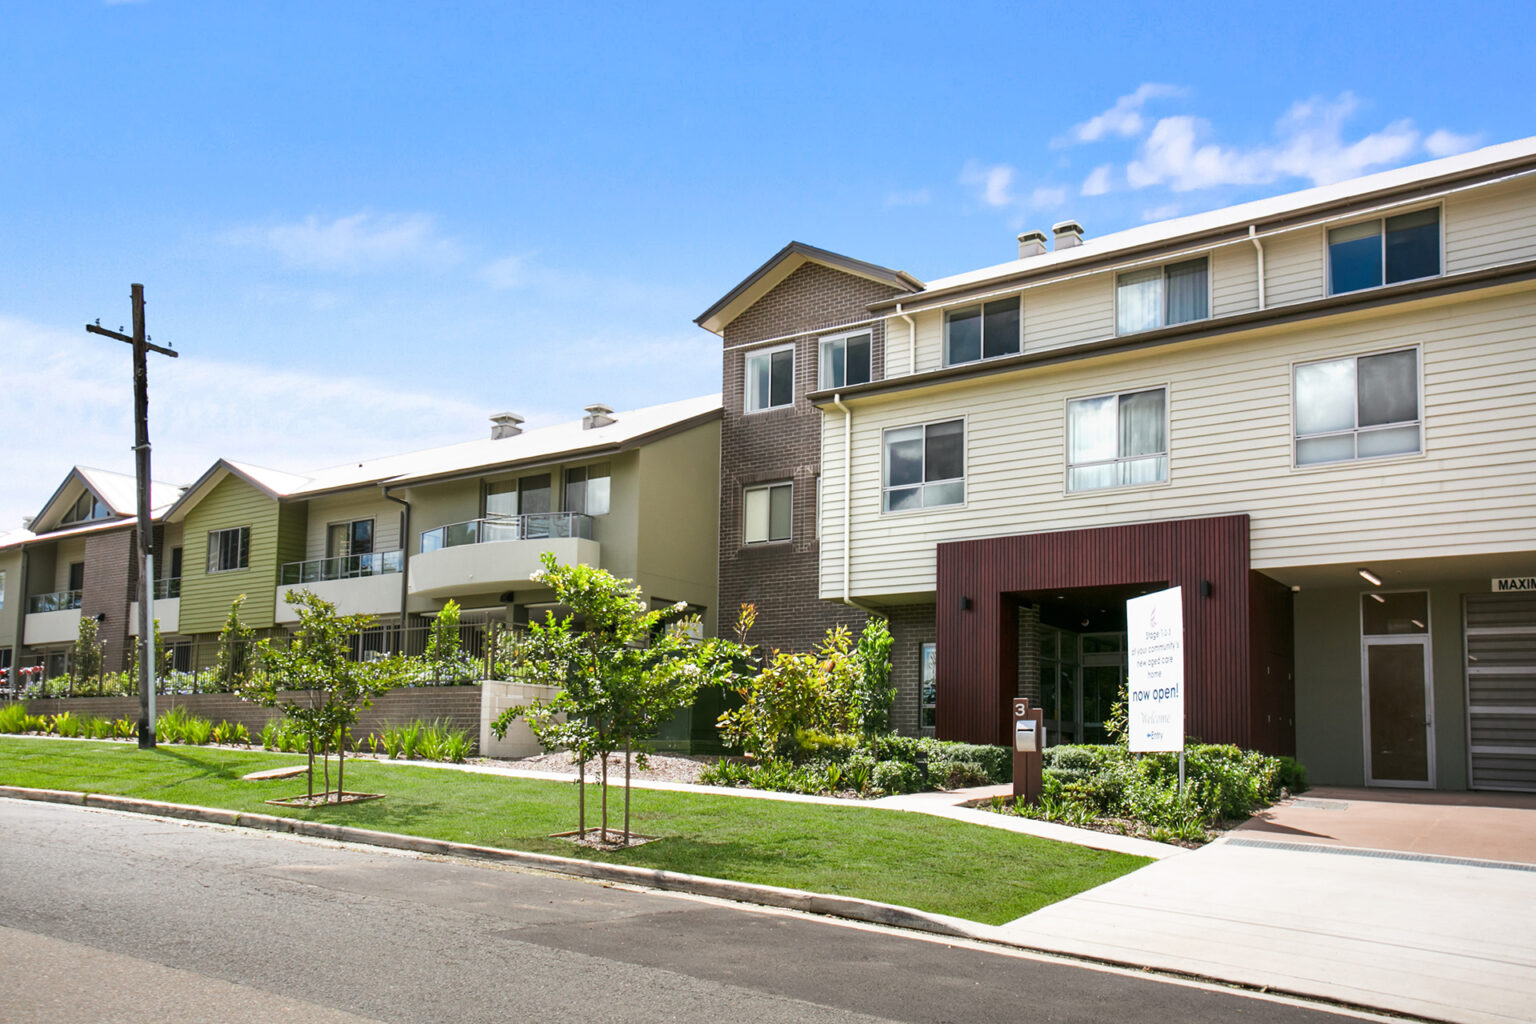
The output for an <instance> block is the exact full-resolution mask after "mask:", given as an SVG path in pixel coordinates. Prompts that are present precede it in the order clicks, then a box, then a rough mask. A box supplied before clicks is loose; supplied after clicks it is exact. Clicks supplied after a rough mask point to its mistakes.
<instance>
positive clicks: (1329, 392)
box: [1295, 348, 1422, 466]
mask: <svg viewBox="0 0 1536 1024" xmlns="http://www.w3.org/2000/svg"><path fill="white" fill-rule="evenodd" d="M1295 401H1296V412H1295V415H1296V464H1297V465H1298V466H1310V465H1315V464H1317V463H1322V462H1345V461H1348V460H1350V459H1368V458H1375V457H1379V456H1384V455H1407V454H1412V453H1414V452H1417V451H1419V450H1420V449H1421V448H1422V444H1421V441H1420V427H1421V424H1420V422H1419V353H1418V350H1417V349H1411V348H1408V349H1402V350H1400V351H1397V352H1383V353H1381V354H1379V355H1370V356H1350V357H1348V358H1345V359H1329V360H1325V361H1323V362H1318V363H1302V364H1300V365H1298V366H1297V367H1296V383H1295Z"/></svg>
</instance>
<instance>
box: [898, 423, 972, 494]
mask: <svg viewBox="0 0 1536 1024" xmlns="http://www.w3.org/2000/svg"><path fill="white" fill-rule="evenodd" d="M884 441H885V444H884V448H885V488H884V500H883V508H884V510H885V511H886V512H903V511H906V510H908V509H917V508H933V507H935V506H938V505H960V504H963V503H964V502H965V421H964V420H945V421H944V422H942V423H927V424H920V425H918V426H915V427H893V428H891V429H890V430H887V431H886V432H885V437H884Z"/></svg>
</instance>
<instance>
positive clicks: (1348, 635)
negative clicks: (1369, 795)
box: [1295, 579, 1488, 790]
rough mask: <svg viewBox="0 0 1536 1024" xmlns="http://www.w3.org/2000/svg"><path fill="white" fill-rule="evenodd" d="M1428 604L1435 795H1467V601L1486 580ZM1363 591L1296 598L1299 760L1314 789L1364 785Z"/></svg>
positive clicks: (1453, 587) (1438, 593)
mask: <svg viewBox="0 0 1536 1024" xmlns="http://www.w3.org/2000/svg"><path fill="white" fill-rule="evenodd" d="M1392 589H1394V590H1413V589H1427V590H1428V591H1429V600H1430V613H1429V614H1430V620H1429V631H1430V664H1431V666H1432V671H1433V673H1434V683H1433V693H1434V705H1435V706H1434V713H1433V719H1432V720H1433V722H1434V738H1435V788H1437V789H1444V790H1464V789H1466V788H1467V717H1466V680H1465V675H1464V672H1463V669H1464V667H1465V662H1464V657H1465V655H1464V651H1463V646H1462V632H1461V631H1462V612H1461V595H1462V594H1464V593H1482V592H1484V591H1486V590H1487V589H1488V581H1487V580H1486V579H1480V580H1468V581H1466V582H1463V583H1455V582H1440V583H1432V584H1428V585H1426V586H1424V587H1414V586H1413V585H1412V584H1411V583H1404V584H1401V585H1398V584H1394V585H1393V588H1392ZM1364 593H1365V591H1363V590H1361V589H1358V588H1353V587H1351V588H1341V589H1310V588H1309V589H1306V590H1303V591H1301V592H1300V593H1298V594H1297V595H1296V602H1295V609H1296V756H1297V758H1298V759H1299V760H1300V761H1301V763H1302V764H1304V765H1306V766H1307V774H1308V778H1309V779H1310V781H1311V782H1313V783H1314V784H1320V785H1338V786H1363V785H1365V720H1364V719H1365V710H1364V693H1363V689H1362V680H1361V672H1360V600H1361V596H1362V595H1363V594H1364Z"/></svg>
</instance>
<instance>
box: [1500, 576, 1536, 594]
mask: <svg viewBox="0 0 1536 1024" xmlns="http://www.w3.org/2000/svg"><path fill="white" fill-rule="evenodd" d="M1493 592H1494V593H1495V594H1536V576H1504V577H1499V578H1496V579H1494V581H1493Z"/></svg>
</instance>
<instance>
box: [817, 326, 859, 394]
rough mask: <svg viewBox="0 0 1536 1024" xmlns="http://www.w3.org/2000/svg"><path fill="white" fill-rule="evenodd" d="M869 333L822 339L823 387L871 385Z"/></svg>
mask: <svg viewBox="0 0 1536 1024" xmlns="http://www.w3.org/2000/svg"><path fill="white" fill-rule="evenodd" d="M869 353H870V344H869V332H868V331H859V332H858V333H856V334H841V335H838V336H837V337H835V338H822V339H821V386H822V387H823V388H846V387H852V386H853V385H855V384H868V383H869V363H870V359H869Z"/></svg>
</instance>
